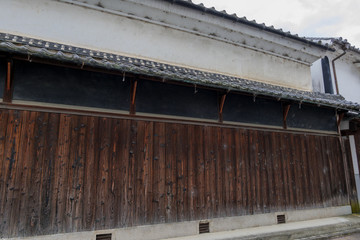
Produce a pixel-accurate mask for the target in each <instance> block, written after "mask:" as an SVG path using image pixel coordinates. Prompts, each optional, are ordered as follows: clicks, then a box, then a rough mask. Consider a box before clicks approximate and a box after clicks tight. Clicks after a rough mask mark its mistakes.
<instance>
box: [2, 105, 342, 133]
mask: <svg viewBox="0 0 360 240" xmlns="http://www.w3.org/2000/svg"><path fill="white" fill-rule="evenodd" d="M1 108H3V109H13V110H26V111H39V112H49V113H64V114H75V115H85V116H97V117H112V118H119V119H137V120H145V121H146V120H149V121H159V122H172V123H183V124H195V125H208V126H222V127H231V128H233V127H234V128H246V129H254V130H257V129H258V130H263V131H275V132H287V133H299V134H304V133H310V134H315V135H330V136H339V133H338V132H335V131H323V130H313V129H299V128H289V127H288V128H286V129H284V128H283V127H280V126H279V127H277V126H269V125H261V124H247V123H242V122H231V121H223V122H218V121H214V120H207V119H197V118H187V117H176V116H170V115H159V114H148V113H137V114H131V115H130V113H129V112H126V111H120V110H113V111H112V110H104V109H98V108H90V107H80V106H69V105H61V104H49V103H40V102H28V101H18V100H15V101H13V102H12V103H5V102H0V109H1Z"/></svg>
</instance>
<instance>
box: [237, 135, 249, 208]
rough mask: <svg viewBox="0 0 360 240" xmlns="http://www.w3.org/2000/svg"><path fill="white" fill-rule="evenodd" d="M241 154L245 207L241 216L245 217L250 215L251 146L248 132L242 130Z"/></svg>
mask: <svg viewBox="0 0 360 240" xmlns="http://www.w3.org/2000/svg"><path fill="white" fill-rule="evenodd" d="M239 131H240V146H239V147H240V154H241V162H242V165H241V166H242V168H241V176H242V177H241V188H242V189H243V191H242V193H241V195H242V202H243V207H242V211H241V214H242V215H245V214H248V213H249V209H250V206H249V205H250V194H249V192H250V189H249V185H248V182H249V181H250V179H249V146H248V136H247V131H246V130H243V129H240V130H239Z"/></svg>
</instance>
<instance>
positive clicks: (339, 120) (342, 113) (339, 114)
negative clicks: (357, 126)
mask: <svg viewBox="0 0 360 240" xmlns="http://www.w3.org/2000/svg"><path fill="white" fill-rule="evenodd" d="M344 115H345V112H340V113H338V119H337V127H338V129H340V123H341V121H342V120H343V118H344ZM339 131H340V130H339Z"/></svg>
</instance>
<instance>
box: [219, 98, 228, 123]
mask: <svg viewBox="0 0 360 240" xmlns="http://www.w3.org/2000/svg"><path fill="white" fill-rule="evenodd" d="M225 99H226V94H223V95H221V97H220V101H219V122H223V109H224V104H225Z"/></svg>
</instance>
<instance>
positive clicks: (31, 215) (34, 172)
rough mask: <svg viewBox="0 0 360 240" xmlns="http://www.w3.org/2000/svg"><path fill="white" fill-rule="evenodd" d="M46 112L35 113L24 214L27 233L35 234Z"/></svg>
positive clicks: (38, 230)
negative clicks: (32, 149)
mask: <svg viewBox="0 0 360 240" xmlns="http://www.w3.org/2000/svg"><path fill="white" fill-rule="evenodd" d="M48 117H49V114H48V113H37V116H36V120H35V121H36V122H35V129H34V138H33V141H34V151H33V156H32V158H33V160H32V161H31V165H30V169H31V170H30V176H29V177H30V181H31V184H29V188H28V189H29V191H28V199H27V204H26V206H27V208H28V212H27V215H26V221H28V224H27V226H26V232H27V234H28V235H35V234H38V233H39V232H40V224H39V222H40V215H41V211H40V209H41V205H42V203H41V194H40V193H41V192H42V176H43V172H42V170H43V165H44V164H45V148H44V146H45V142H46V132H47V124H48Z"/></svg>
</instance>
